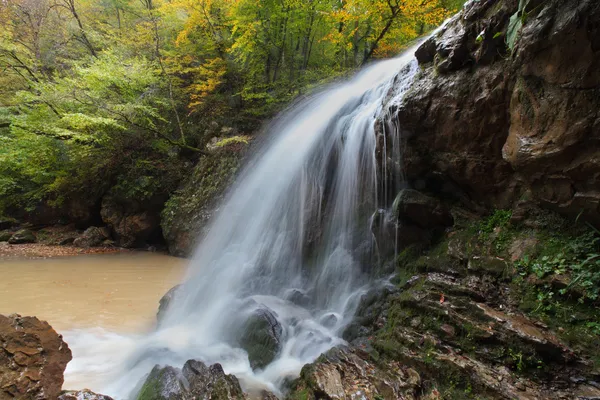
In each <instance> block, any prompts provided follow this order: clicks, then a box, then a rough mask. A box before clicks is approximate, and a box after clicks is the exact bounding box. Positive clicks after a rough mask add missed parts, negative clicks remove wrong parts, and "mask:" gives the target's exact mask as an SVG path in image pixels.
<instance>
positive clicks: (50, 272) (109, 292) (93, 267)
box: [0, 253, 186, 333]
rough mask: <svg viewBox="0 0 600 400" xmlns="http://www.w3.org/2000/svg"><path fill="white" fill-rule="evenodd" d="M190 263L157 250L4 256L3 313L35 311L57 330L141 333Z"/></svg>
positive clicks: (0, 278) (0, 268) (0, 264)
mask: <svg viewBox="0 0 600 400" xmlns="http://www.w3.org/2000/svg"><path fill="white" fill-rule="evenodd" d="M185 265H186V260H183V259H179V258H175V257H169V256H166V255H161V254H155V253H126V254H103V255H82V256H73V257H63V258H51V259H37V260H25V259H21V260H19V259H17V260H1V259H0V314H11V313H18V314H21V315H35V316H36V317H38V318H40V319H43V320H46V321H48V322H49V323H50V325H52V326H53V327H54V329H56V330H57V331H58V332H61V331H67V330H72V329H89V328H103V329H106V330H109V331H112V332H118V333H141V332H143V331H146V330H149V329H152V327H153V326H154V324H155V317H156V312H157V310H158V301H159V300H160V298H161V297H162V295H163V294H164V293H165V292H166V291H167V290H169V288H171V287H173V286H174V285H176V284H178V283H179V282H180V281H181V279H182V278H183V274H184V268H185Z"/></svg>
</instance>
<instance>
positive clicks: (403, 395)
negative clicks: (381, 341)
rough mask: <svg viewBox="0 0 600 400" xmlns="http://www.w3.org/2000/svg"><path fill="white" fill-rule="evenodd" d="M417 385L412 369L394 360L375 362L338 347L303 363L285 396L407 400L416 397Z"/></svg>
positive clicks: (348, 348)
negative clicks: (297, 376) (308, 362)
mask: <svg viewBox="0 0 600 400" xmlns="http://www.w3.org/2000/svg"><path fill="white" fill-rule="evenodd" d="M420 385H421V378H420V376H419V374H418V373H417V372H416V371H415V370H414V369H412V368H410V367H408V366H405V365H401V364H399V363H394V362H391V363H375V362H374V361H373V360H371V359H370V357H369V356H368V355H367V354H365V353H364V352H362V351H360V350H358V349H356V348H353V347H345V346H342V347H335V348H333V349H331V350H329V351H328V352H327V353H325V354H323V355H322V356H321V357H319V359H318V360H317V361H315V362H314V363H312V364H308V365H305V366H304V367H303V368H302V372H301V373H300V378H299V379H297V380H296V381H295V382H294V383H293V388H292V391H291V392H290V393H289V394H288V396H287V397H286V398H287V399H290V400H291V399H296V398H308V399H365V400H378V399H382V398H383V399H408V398H414V396H416V394H417V392H418V390H419V388H420ZM300 394H303V395H304V396H305V397H299V395H300ZM296 396H298V397H296Z"/></svg>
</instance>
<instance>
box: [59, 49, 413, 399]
mask: <svg viewBox="0 0 600 400" xmlns="http://www.w3.org/2000/svg"><path fill="white" fill-rule="evenodd" d="M413 51H414V49H412V50H411V51H408V52H407V53H406V54H405V55H403V56H401V57H398V58H395V59H391V60H387V61H382V62H379V63H376V64H373V65H371V66H369V67H367V68H366V69H365V70H363V71H362V72H361V73H359V74H358V75H357V76H355V77H354V78H353V79H352V80H350V81H349V82H346V83H342V84H338V85H334V86H331V87H329V88H327V89H326V90H323V91H322V92H320V93H317V94H315V95H313V96H312V97H311V98H309V99H307V100H305V101H303V102H301V103H299V104H297V105H295V106H294V107H292V108H291V109H290V110H289V111H287V112H285V113H284V114H283V115H282V116H281V117H280V118H278V119H276V120H275V121H274V122H273V123H272V124H271V125H270V126H269V127H268V133H267V134H266V138H267V139H266V140H265V143H264V144H263V146H262V147H261V149H260V150H259V151H258V152H257V154H256V155H255V156H254V157H253V159H252V160H250V162H249V163H248V165H247V166H246V168H245V170H244V171H243V172H242V173H241V175H240V176H239V178H238V179H237V183H236V184H235V185H234V187H233V188H232V189H231V190H230V192H229V194H228V196H227V198H226V201H225V202H224V203H223V204H222V205H221V207H220V211H219V213H218V215H217V216H216V217H215V218H214V219H213V223H212V226H211V227H210V229H209V231H208V234H207V235H206V237H205V238H203V240H202V241H201V243H200V244H199V246H198V248H197V250H196V252H195V255H194V258H193V260H192V262H191V267H190V270H189V273H188V276H187V279H186V284H185V285H184V286H183V287H182V289H181V290H180V291H178V294H177V296H176V297H175V300H174V303H173V304H172V305H171V307H170V310H169V312H168V313H167V315H166V317H165V319H164V321H163V323H162V325H161V328H160V329H158V330H157V331H155V332H153V333H151V334H146V335H137V336H132V335H117V334H111V333H106V332H103V333H98V332H90V331H77V332H69V333H67V334H66V338H67V341H68V343H69V344H70V346H71V347H72V348H73V350H74V354H75V359H74V361H73V362H71V364H69V366H68V369H67V380H69V378H71V377H73V376H80V375H82V374H85V375H86V376H92V375H93V379H91V380H90V381H89V382H88V385H87V386H90V387H91V389H93V390H96V391H98V392H101V393H105V394H109V395H112V396H115V397H116V398H119V399H122V398H129V397H131V396H134V395H135V391H136V387H138V386H137V385H138V384H139V383H140V382H141V381H142V380H143V377H144V376H145V374H147V373H148V372H149V371H150V370H151V369H152V367H153V366H154V365H155V364H161V365H172V366H179V367H180V366H181V365H183V363H184V362H185V361H186V360H188V359H192V358H194V359H199V360H202V361H204V362H206V363H207V364H212V363H216V362H218V363H221V364H222V366H223V368H224V370H225V371H226V372H227V373H232V374H235V375H236V376H237V377H238V378H239V379H240V381H241V383H242V386H243V387H244V388H245V389H246V390H252V389H254V388H266V389H269V390H271V391H273V392H274V393H276V394H281V388H282V383H283V382H284V380H285V379H286V378H289V377H295V376H297V375H298V374H299V372H300V369H301V368H302V366H303V365H304V364H306V363H309V362H312V361H313V360H315V359H316V358H317V357H318V356H319V355H320V354H321V353H322V352H324V351H326V350H328V349H329V348H331V347H333V346H335V345H337V344H340V343H343V340H342V339H341V338H340V334H341V332H342V331H343V330H344V328H345V327H346V326H347V325H348V323H349V322H350V321H351V320H352V318H353V315H354V313H355V310H356V308H357V306H358V304H359V301H360V298H361V296H362V295H363V294H364V293H365V292H366V291H367V290H368V289H369V285H370V284H371V281H372V280H371V274H370V272H371V269H372V268H373V265H374V264H376V262H377V259H378V254H377V251H376V249H377V246H375V243H374V235H373V232H372V226H371V222H372V215H374V213H375V212H376V211H377V210H378V209H381V208H382V207H384V208H385V207H386V206H387V204H385V199H382V198H378V193H380V192H381V190H380V189H381V188H380V187H379V184H378V175H380V174H381V166H380V164H378V162H377V159H376V149H377V146H378V143H377V135H376V132H375V126H376V119H377V117H378V116H381V115H382V113H383V106H384V103H385V100H386V96H388V95H389V93H390V90H391V89H392V87H393V88H394V93H396V94H398V93H401V92H402V88H403V87H405V86H407V85H408V83H409V82H410V79H411V77H412V76H413V75H414V74H415V73H416V70H417V66H416V62H415V61H414V57H413ZM401 71H402V73H401V74H400V75H398V74H399V73H400V72H401ZM386 126H388V125H386ZM388 127H389V126H388ZM392 136H393V135H392ZM384 146H392V147H394V148H397V146H398V143H397V142H396V141H393V143H386V144H384ZM384 164H385V163H384ZM384 168H385V165H384ZM380 197H381V196H380ZM298 296H300V297H301V298H304V299H307V300H306V301H303V302H298V301H292V300H294V299H297V298H298ZM257 309H262V310H268V311H269V312H270V313H272V315H274V316H275V317H276V319H277V321H278V322H279V323H280V324H281V326H282V330H283V334H282V339H281V342H282V346H281V350H280V351H279V354H278V356H277V357H276V358H275V359H274V360H273V361H272V362H271V363H270V364H269V365H267V366H266V367H265V368H264V369H262V370H260V369H255V370H253V369H252V368H251V366H250V363H249V361H248V356H247V354H246V352H245V351H244V350H243V349H241V348H240V347H239V344H238V342H237V339H236V338H238V337H239V331H240V330H241V329H242V326H243V323H244V321H245V320H246V319H247V318H248V317H249V316H250V315H252V314H253V313H254V312H255V311H256V310H257Z"/></svg>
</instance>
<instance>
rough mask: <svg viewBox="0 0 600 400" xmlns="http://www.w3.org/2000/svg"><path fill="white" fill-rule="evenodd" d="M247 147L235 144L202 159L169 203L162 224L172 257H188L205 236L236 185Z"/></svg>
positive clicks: (162, 217)
mask: <svg viewBox="0 0 600 400" xmlns="http://www.w3.org/2000/svg"><path fill="white" fill-rule="evenodd" d="M246 147H247V145H245V144H243V143H236V144H232V145H228V146H225V147H223V148H218V149H215V150H213V151H211V152H210V154H209V155H207V156H205V157H202V159H201V160H200V161H199V162H198V164H197V165H196V166H195V167H194V168H193V170H192V172H191V174H190V176H189V178H188V179H187V180H185V181H184V182H183V183H182V185H181V186H180V188H179V189H178V191H177V192H176V193H175V194H174V195H173V196H172V197H171V198H170V199H169V201H167V203H166V204H165V208H164V210H163V211H162V213H161V220H160V224H161V227H162V232H163V235H164V238H165V240H166V241H167V244H168V246H169V251H170V252H171V254H174V255H178V256H187V255H190V253H191V252H192V251H193V249H194V245H195V244H196V240H197V239H198V238H199V237H201V236H203V235H204V234H205V233H206V228H207V227H208V222H209V220H210V218H211V217H212V215H213V214H214V211H215V208H216V206H217V204H218V203H219V200H221V199H222V198H223V195H224V193H225V190H226V189H227V187H229V185H230V184H231V183H232V182H233V179H234V177H235V174H236V172H237V171H238V169H239V167H240V163H241V159H242V157H243V155H244V152H245V149H246Z"/></svg>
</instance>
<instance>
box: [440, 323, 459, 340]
mask: <svg viewBox="0 0 600 400" xmlns="http://www.w3.org/2000/svg"><path fill="white" fill-rule="evenodd" d="M440 329H441V330H442V331H444V333H445V334H446V335H448V336H450V337H454V336H456V329H454V327H453V326H452V325H448V324H442V326H440Z"/></svg>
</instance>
